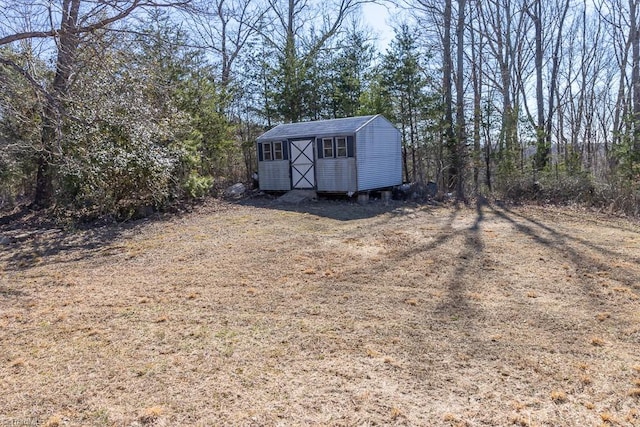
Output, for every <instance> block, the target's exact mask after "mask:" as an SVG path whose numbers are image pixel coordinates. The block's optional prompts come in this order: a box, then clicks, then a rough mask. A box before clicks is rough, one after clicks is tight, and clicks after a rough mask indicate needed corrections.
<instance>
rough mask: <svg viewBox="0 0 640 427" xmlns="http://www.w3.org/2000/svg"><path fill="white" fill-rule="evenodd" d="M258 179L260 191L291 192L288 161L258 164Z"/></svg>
mask: <svg viewBox="0 0 640 427" xmlns="http://www.w3.org/2000/svg"><path fill="white" fill-rule="evenodd" d="M258 179H259V185H260V189H261V190H266V191H288V190H291V179H290V177H289V160H276V161H270V162H258Z"/></svg>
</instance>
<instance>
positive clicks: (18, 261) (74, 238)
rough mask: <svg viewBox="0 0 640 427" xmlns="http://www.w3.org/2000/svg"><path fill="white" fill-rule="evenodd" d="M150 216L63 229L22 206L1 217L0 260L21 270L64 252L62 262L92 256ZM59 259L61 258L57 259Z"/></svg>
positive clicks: (40, 214)
mask: <svg viewBox="0 0 640 427" xmlns="http://www.w3.org/2000/svg"><path fill="white" fill-rule="evenodd" d="M148 221H150V220H137V221H130V222H126V223H114V224H107V225H105V224H101V225H96V224H88V225H85V226H82V227H81V228H77V229H71V230H68V229H63V228H61V227H60V225H58V224H56V223H55V222H54V221H51V220H50V219H48V218H47V216H46V213H43V212H37V211H31V210H29V209H23V210H21V211H19V212H16V213H12V214H8V215H5V216H2V217H0V236H2V237H3V239H4V240H5V244H3V245H2V246H0V262H4V263H5V270H7V271H16V270H24V269H28V268H30V267H33V266H36V265H43V264H47V263H49V262H50V258H51V257H54V256H57V255H61V254H64V253H70V254H73V256H71V257H69V258H66V259H64V260H63V262H72V261H79V260H82V259H87V258H91V257H92V256H94V255H95V253H96V252H98V251H99V250H100V249H101V248H103V247H105V246H107V245H109V244H111V243H112V242H113V241H115V240H116V239H118V238H119V237H120V236H121V235H122V234H123V233H125V232H127V231H129V230H132V229H135V228H136V227H139V226H140V224H141V223H146V222H148ZM56 262H60V260H56Z"/></svg>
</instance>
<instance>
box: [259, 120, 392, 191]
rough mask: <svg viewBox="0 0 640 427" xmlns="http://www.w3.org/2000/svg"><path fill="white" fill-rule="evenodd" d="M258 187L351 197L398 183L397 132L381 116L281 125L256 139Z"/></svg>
mask: <svg viewBox="0 0 640 427" xmlns="http://www.w3.org/2000/svg"><path fill="white" fill-rule="evenodd" d="M257 150H258V176H259V183H260V189H261V190H266V191H288V190H293V189H310V190H311V189H313V190H316V191H318V192H326V193H347V194H353V193H357V192H363V191H368V190H375V189H381V188H387V187H392V186H395V185H400V184H402V148H401V140H400V132H399V131H398V129H396V127H395V126H393V125H392V124H391V122H389V121H388V120H387V119H386V118H384V117H383V116H382V115H379V114H378V115H374V116H360V117H347V118H343V119H332V120H318V121H311V122H301V123H287V124H281V125H278V126H276V127H274V128H273V129H271V130H269V131H267V132H265V133H264V134H262V135H261V136H260V137H258V139H257Z"/></svg>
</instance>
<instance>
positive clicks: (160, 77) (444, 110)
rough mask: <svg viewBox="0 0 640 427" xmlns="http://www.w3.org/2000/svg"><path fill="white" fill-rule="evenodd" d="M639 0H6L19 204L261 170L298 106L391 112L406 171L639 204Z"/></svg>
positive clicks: (4, 129) (205, 183) (11, 184)
mask: <svg viewBox="0 0 640 427" xmlns="http://www.w3.org/2000/svg"><path fill="white" fill-rule="evenodd" d="M639 2H640V0H625V1H622V0H550V1H542V0H486V1H484V0H483V1H479V0H406V1H402V2H397V3H396V4H395V7H397V8H398V9H396V10H398V11H402V13H401V15H402V17H403V19H402V20H399V21H398V22H397V25H396V36H395V39H394V40H393V41H392V42H391V44H390V45H389V47H388V48H387V49H386V50H385V51H384V52H380V51H378V50H377V48H376V44H375V43H374V38H373V33H372V30H371V29H370V28H367V26H366V25H365V24H364V23H363V20H362V16H361V7H362V6H363V4H364V3H366V1H364V0H335V1H333V0H328V1H309V0H284V1H278V0H264V1H262V0H213V1H207V2H205V1H201V0H154V1H150V0H144V1H143V0H117V1H116V0H109V1H104V0H101V1H98V0H56V1H53V2H41V1H39V0H23V1H20V2H15V1H13V0H0V9H1V10H2V11H3V12H2V14H0V87H1V88H2V90H1V92H0V204H1V206H0V208H6V207H11V206H13V205H14V204H16V203H31V204H32V206H33V207H39V208H48V207H52V206H56V207H59V208H62V209H67V210H71V211H74V212H78V213H79V214H80V215H85V216H89V217H95V216H100V215H115V216H118V217H125V218H126V217H129V216H132V215H135V213H136V212H138V211H139V210H140V209H141V208H154V209H161V208H163V207H165V206H167V205H169V204H171V203H174V202H176V201H180V200H184V199H189V198H197V197H201V196H204V195H207V194H211V193H212V192H216V191H218V190H219V189H220V188H224V187H225V186H226V185H228V184H229V183H232V182H236V181H248V180H249V179H250V176H251V173H252V172H253V170H254V169H255V163H256V159H255V146H254V142H255V138H256V137H257V136H258V135H260V134H261V133H262V132H263V131H264V130H266V129H268V128H270V127H271V126H274V125H276V124H278V123H282V122H295V121H302V120H317V119H324V118H336V117H346V116H354V115H360V114H377V113H381V114H384V115H385V116H386V117H388V118H389V119H390V120H391V121H392V122H394V123H395V124H396V125H397V126H398V128H399V129H400V130H401V132H402V141H403V166H404V179H405V181H407V182H421V183H426V182H428V181H435V182H437V183H438V186H439V188H440V189H441V191H443V192H450V193H452V194H454V195H455V196H456V197H457V198H458V199H461V200H462V199H466V198H467V197H469V196H472V195H474V194H476V193H485V194H489V193H493V194H497V195H500V197H509V198H512V199H522V198H530V199H541V200H552V201H558V202H564V201H579V202H585V203H591V204H597V205H601V206H610V207H612V208H614V209H619V210H624V211H627V212H629V213H633V214H638V211H639V209H640V203H639V201H640V193H639V192H640V35H639V34H640V31H639V27H638V14H639V13H640V12H638V10H637V8H638V3H639Z"/></svg>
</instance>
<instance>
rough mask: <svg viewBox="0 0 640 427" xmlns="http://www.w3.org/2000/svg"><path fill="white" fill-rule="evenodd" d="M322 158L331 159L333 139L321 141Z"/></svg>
mask: <svg viewBox="0 0 640 427" xmlns="http://www.w3.org/2000/svg"><path fill="white" fill-rule="evenodd" d="M322 157H324V158H325V159H326V158H329V157H333V138H323V139H322Z"/></svg>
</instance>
